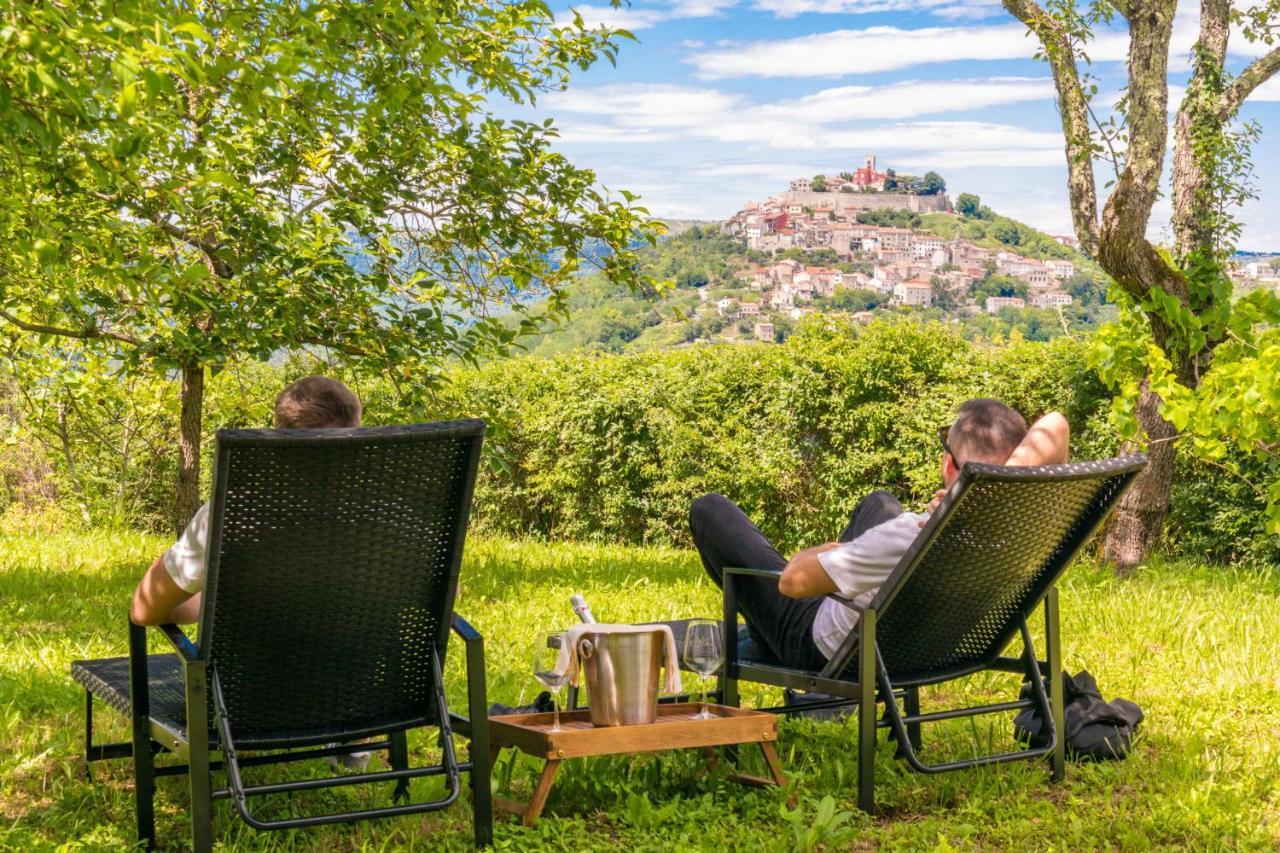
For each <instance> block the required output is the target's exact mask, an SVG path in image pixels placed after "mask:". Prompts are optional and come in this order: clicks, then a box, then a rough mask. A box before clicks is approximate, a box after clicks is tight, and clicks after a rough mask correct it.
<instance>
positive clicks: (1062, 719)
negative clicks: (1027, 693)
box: [1044, 586, 1067, 782]
mask: <svg viewBox="0 0 1280 853" xmlns="http://www.w3.org/2000/svg"><path fill="white" fill-rule="evenodd" d="M1044 622H1045V643H1044V644H1045V657H1046V661H1045V662H1046V663H1047V664H1048V666H1049V672H1048V676H1049V711H1050V713H1051V714H1052V715H1053V730H1054V731H1055V732H1057V734H1058V737H1057V742H1056V743H1055V744H1054V746H1053V753H1052V754H1051V755H1050V756H1049V768H1050V769H1049V777H1050V778H1051V779H1052V780H1053V781H1054V782H1061V781H1062V780H1063V778H1064V777H1065V776H1066V774H1067V723H1066V714H1065V711H1064V707H1063V703H1064V697H1063V689H1064V687H1063V684H1062V635H1061V632H1060V631H1059V626H1058V588H1057V587H1056V586H1055V587H1051V588H1050V589H1049V592H1048V594H1046V595H1045V597H1044Z"/></svg>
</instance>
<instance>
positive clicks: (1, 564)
mask: <svg viewBox="0 0 1280 853" xmlns="http://www.w3.org/2000/svg"><path fill="white" fill-rule="evenodd" d="M165 544H166V543H165V542H164V540H163V539H160V538H157V537H150V536H145V535H141V534H136V533H128V532H124V533H115V532H109V531H89V532H61V533H36V532H33V533H19V534H17V535H9V536H6V537H3V538H0V847H5V848H13V849H39V848H49V847H53V846H56V845H59V844H68V845H70V846H72V847H85V848H90V849H119V848H122V847H125V846H127V845H128V844H129V843H131V841H132V838H133V799H132V780H131V774H130V771H129V765H128V762H100V763H96V764H95V765H94V769H93V777H94V781H93V782H92V783H90V782H89V781H88V780H86V778H85V774H84V765H83V762H82V760H81V757H80V750H81V737H82V726H83V693H82V691H81V690H80V689H79V688H78V687H77V686H76V685H75V684H73V683H72V682H71V680H70V678H69V677H68V674H67V669H68V666H69V663H70V661H71V660H73V659H76V658H80V657H94V656H105V655H119V654H123V653H124V651H125V632H124V625H125V603H126V601H127V599H128V595H129V592H130V590H131V589H132V585H133V583H134V582H135V580H136V578H137V577H138V575H139V574H140V573H141V572H142V570H143V569H144V568H145V566H146V565H147V564H148V563H149V562H150V561H151V560H152V559H154V557H155V555H156V554H157V553H158V552H159V551H160V549H161V548H163V547H164V545H165ZM462 586H463V588H462V595H461V597H460V599H459V603H458V611H459V612H460V613H461V614H463V615H464V616H466V618H467V619H469V620H470V621H471V622H472V623H473V624H474V625H475V626H476V627H477V628H478V629H479V630H480V631H481V633H482V634H483V635H484V637H485V643H486V653H487V655H488V681H489V694H490V697H491V699H492V700H497V701H503V702H507V703H511V704H516V703H521V702H527V701H529V700H531V699H532V697H533V696H534V695H535V693H536V692H537V691H538V689H540V688H539V687H538V685H537V684H536V682H535V681H534V680H533V678H532V674H531V673H530V672H529V671H528V665H529V657H530V650H531V646H532V643H533V641H534V638H535V637H536V636H538V635H539V634H540V633H542V632H545V631H548V630H552V629H556V628H563V627H566V626H567V625H569V624H570V623H571V622H572V621H573V620H574V616H573V613H572V611H571V610H570V607H569V596H570V595H571V594H572V593H574V592H581V593H583V594H584V595H585V596H586V597H587V600H588V601H589V602H590V604H591V606H592V608H593V609H594V611H595V614H596V616H597V618H599V619H600V620H602V621H605V620H608V621H640V620H653V619H663V618H684V617H689V616H695V615H704V616H713V615H715V614H716V613H718V611H719V597H718V591H717V590H716V589H715V587H714V586H713V585H712V584H711V583H710V582H709V581H708V580H707V578H706V577H705V575H704V574H703V572H702V569H701V566H700V564H699V562H698V559H697V556H696V555H695V554H693V553H692V552H688V551H681V550H674V549H663V548H644V549H642V548H630V547H622V546H614V545H607V544H579V543H552V544H548V543H537V542H519V541H505V540H475V539H473V540H472V541H471V543H470V544H469V545H468V549H467V556H466V560H465V566H464V570H463V585H462ZM1062 591H1063V604H1062V619H1063V638H1064V645H1065V649H1064V652H1065V660H1066V663H1067V666H1068V667H1069V668H1070V669H1071V671H1073V672H1075V671H1077V670H1079V669H1088V670H1089V671H1091V672H1092V673H1093V674H1094V675H1095V676H1097V678H1098V681H1099V684H1100V685H1101V686H1102V689H1103V692H1104V693H1105V694H1106V695H1107V696H1108V697H1110V696H1115V695H1120V696H1125V697H1127V698H1130V699H1133V700H1135V701H1137V702H1138V703H1139V704H1140V705H1142V707H1143V708H1144V710H1145V711H1146V713H1147V722H1146V723H1145V724H1144V726H1143V729H1142V734H1141V736H1140V738H1139V740H1138V743H1137V748H1136V752H1135V754H1134V755H1133V756H1132V757H1131V758H1130V759H1129V760H1127V761H1124V762H1118V763H1106V764H1079V763H1071V764H1069V765H1068V768H1067V780H1066V782H1065V783H1063V784H1061V785H1057V786H1054V785H1050V784H1049V783H1048V781H1047V773H1046V772H1045V769H1044V768H1043V767H1041V766H1039V765H1030V764H1022V763H1019V764H1015V765H1006V766H1001V767H993V768H983V769H978V770H973V771H967V772H961V773H952V774H944V775H941V776H920V775H917V774H913V773H911V772H910V771H908V770H907V769H906V766H905V765H904V764H902V763H901V762H899V761H896V760H895V759H894V758H893V748H892V746H891V745H888V744H885V743H883V742H882V744H881V747H880V749H879V752H878V754H877V791H876V796H877V801H878V805H879V810H878V812H877V814H876V815H875V816H874V817H873V816H867V815H863V814H862V813H860V812H857V811H856V809H854V796H853V785H854V779H855V776H856V771H857V762H856V759H855V757H854V753H855V751H854V748H853V744H854V730H853V726H852V723H851V722H843V723H841V722H836V723H820V722H814V721H810V720H796V721H786V722H784V723H783V725H782V737H781V741H780V744H779V746H780V751H781V755H782V758H783V763H784V767H785V769H786V771H787V773H788V775H789V776H790V777H791V778H792V779H793V780H794V782H795V784H796V792H797V795H798V796H797V804H796V807H795V808H796V809H798V812H797V811H791V812H790V814H791V815H792V819H790V820H788V819H787V817H786V814H787V812H786V811H785V810H786V809H787V807H786V804H785V802H784V799H785V797H784V795H782V794H781V793H780V792H777V791H772V790H754V789H748V788H744V787H742V786H740V785H738V784H737V783H735V782H734V781H732V780H731V779H729V778H728V775H727V770H726V769H725V768H724V767H721V768H718V769H716V770H711V771H708V770H707V768H706V766H705V764H704V763H703V762H702V760H701V757H700V756H699V755H698V754H697V753H694V752H688V753H667V754H657V755H647V756H637V757H634V758H619V757H610V758H600V759H592V760H588V761H579V762H570V763H569V764H568V765H567V766H566V767H565V768H564V769H562V771H561V773H560V776H559V777H558V779H557V783H556V787H555V789H554V790H553V792H552V797H551V800H550V802H549V804H548V808H547V811H546V816H545V817H544V819H543V821H542V822H541V824H540V825H539V826H537V827H535V828H533V829H524V828H521V827H519V826H518V825H516V824H515V823H513V822H510V821H508V820H506V819H504V818H501V817H499V818H498V820H497V825H496V831H497V842H496V846H497V847H498V848H499V849H574V850H585V849H602V848H616V849H631V850H637V851H639V850H669V849H677V848H691V849H717V850H730V849H732V850H756V849H787V848H789V847H791V846H793V845H794V844H795V843H796V842H797V837H796V829H795V827H809V826H814V825H821V826H823V827H826V829H824V830H823V831H824V832H825V833H826V835H825V838H826V844H827V845H828V846H829V847H831V848H833V849H850V848H853V849H856V848H859V847H866V848H869V847H885V848H889V849H919V848H921V847H928V848H932V847H935V846H937V847H944V846H945V845H951V846H953V847H959V848H983V849H1009V850H1025V849H1045V848H1056V849H1091V848H1096V847H1114V848H1127V849H1147V848H1150V847H1153V846H1157V845H1163V846H1172V847H1192V848H1197V849H1200V848H1252V849H1275V848H1276V847H1277V846H1280V735H1278V734H1277V733H1278V732H1280V616H1278V615H1277V605H1280V578H1278V577H1277V575H1276V574H1275V573H1273V572H1260V571H1245V570H1238V569H1231V568H1220V567H1205V566H1187V565H1167V564H1156V565H1153V566H1150V567H1148V568H1147V569H1146V570H1144V571H1143V572H1141V573H1139V574H1138V576H1137V577H1135V578H1132V579H1130V580H1125V581H1120V580H1117V579H1115V578H1114V577H1112V576H1111V575H1110V574H1109V573H1107V572H1106V571H1103V570H1099V569H1096V568H1093V567H1090V566H1084V565H1081V566H1077V567H1075V568H1073V569H1071V570H1070V571H1069V573H1068V576H1067V578H1066V580H1065V582H1064V584H1063V587H1062ZM1035 627H1036V628H1037V631H1036V633H1037V635H1039V633H1040V631H1039V630H1038V629H1039V626H1038V625H1036V626H1035ZM447 670H448V673H447V674H448V682H449V684H448V686H449V692H450V696H451V699H452V701H453V702H454V704H455V707H456V708H458V709H462V708H463V707H465V705H464V694H463V683H462V678H461V676H462V668H461V661H460V659H459V656H458V655H457V654H456V649H454V650H453V651H451V656H450V660H449V662H448V665H447ZM1017 688H1018V680H1017V678H1016V677H1015V676H1010V675H1001V674H986V675H978V676H974V677H971V678H968V679H965V680H964V681H961V682H958V683H954V684H951V685H946V686H944V687H941V688H931V689H929V690H927V691H925V695H924V704H925V707H926V710H928V709H933V708H941V707H945V706H946V705H947V704H949V703H955V702H958V701H990V700H995V699H1003V698H1008V697H1010V696H1011V695H1012V694H1013V693H1015V692H1016V691H1017ZM778 698H779V697H778V695H777V694H776V693H775V692H773V691H766V690H764V689H759V688H751V689H746V690H744V700H745V701H746V702H747V703H748V704H751V703H755V702H767V703H768V704H776V703H777V701H778ZM1010 728H1011V727H1010V721H1009V717H1008V716H1004V717H999V718H993V719H992V720H990V721H984V720H978V721H954V722H951V723H947V724H943V725H940V726H935V727H929V728H926V732H925V738H926V746H927V748H928V749H929V755H930V756H934V757H959V756H962V755H968V754H973V752H974V751H975V750H978V749H987V748H990V747H991V746H993V745H994V746H1002V745H1003V746H1008V745H1011V744H1012V737H1011V733H1010ZM97 733H98V734H97V736H98V738H99V739H100V740H115V739H122V738H124V737H125V735H126V733H127V727H126V725H125V721H124V720H123V719H122V718H121V717H120V716H119V715H116V714H114V713H113V712H111V711H109V710H107V709H102V710H101V711H100V712H99V714H98V717H97ZM410 743H411V748H412V750H413V751H414V753H415V757H417V758H425V757H429V756H431V755H433V754H434V753H435V744H434V740H433V738H432V737H430V736H428V735H417V736H415V737H412V738H411V741H410ZM747 760H748V761H754V760H755V757H754V755H751V754H750V752H749V751H748V752H747ZM312 765H314V766H304V767H299V768H297V770H296V771H294V772H296V773H299V774H319V773H322V772H324V768H323V767H322V766H321V765H320V764H319V762H313V763H312ZM536 769H537V768H536V765H535V763H534V762H533V761H532V760H531V759H527V758H522V757H518V756H515V755H513V754H512V753H510V752H508V753H505V754H504V755H503V757H502V759H501V760H500V762H499V766H498V768H497V770H496V773H495V777H496V778H497V779H498V780H499V782H500V783H501V784H502V785H504V786H505V787H506V788H507V789H508V790H509V792H511V793H513V794H514V795H516V796H520V795H525V794H527V793H528V791H529V789H530V787H531V785H532V782H533V779H534V775H535V773H536ZM282 773H283V771H281V770H279V769H278V768H273V769H269V770H262V769H259V770H258V771H257V772H256V774H255V777H254V778H259V779H266V778H278V777H279V776H281V775H282ZM217 778H218V777H217V776H215V779H217ZM440 784H441V783H440V781H439V780H434V779H433V780H417V781H416V782H415V783H414V794H415V795H416V796H419V797H421V796H426V795H428V794H430V793H431V792H433V791H435V790H437V788H438V786H439V785H440ZM390 788H391V786H390V785H384V786H381V788H378V789H371V790H365V791H359V790H330V791H323V792H310V793H309V794H308V795H307V796H305V797H302V798H299V799H298V800H297V801H289V800H285V799H281V798H267V799H266V800H264V807H265V808H267V809H269V810H270V811H271V812H272V813H273V814H286V813H301V812H302V811H304V810H329V809H339V808H342V809H348V808H351V807H353V806H356V805H361V806H367V805H381V804H385V803H386V802H388V801H389V799H390ZM828 795H829V796H830V797H831V798H832V804H831V805H832V808H833V809H834V811H831V812H830V814H831V815H832V817H831V818H830V819H829V820H828V821H827V822H826V823H823V819H824V815H825V814H826V813H825V812H823V811H822V808H823V807H822V800H823V798H824V797H826V796H828ZM672 804H674V808H671V807H670V806H671V805H672ZM157 808H158V831H159V834H160V838H161V841H162V843H163V844H164V845H167V846H169V847H180V846H182V845H183V844H185V843H186V839H187V836H188V828H187V823H186V791H185V786H184V784H183V781H182V780H181V779H163V780H161V782H160V786H159V795H158V799H157ZM841 812H851V814H849V815H848V816H847V817H846V818H844V819H843V823H841V819H839V814H840V813H841ZM215 814H216V815H217V819H216V825H215V833H216V836H217V838H218V839H219V840H220V841H221V842H222V843H223V844H224V845H226V846H227V847H228V848H240V847H244V848H246V849H249V848H252V849H311V848H315V849H336V850H392V849H395V850H399V849H422V850H436V849H442V848H443V849H465V848H467V847H468V846H469V843H470V813H469V811H468V809H467V807H466V806H465V805H464V806H462V807H459V808H454V809H450V810H447V811H445V812H443V813H439V814H434V815H427V816H420V817H413V818H404V819H400V820H394V821H378V822H373V823H366V824H358V825H353V826H331V827H320V828H313V829H310V830H304V831H298V832H292V833H279V834H269V835H264V834H260V833H257V832H254V831H253V830H249V829H248V828H246V827H245V826H244V825H243V824H242V823H240V821H239V820H237V819H233V818H232V816H231V812H230V809H229V808H228V807H227V806H226V804H225V803H222V804H219V805H218V806H217V807H216V808H215Z"/></svg>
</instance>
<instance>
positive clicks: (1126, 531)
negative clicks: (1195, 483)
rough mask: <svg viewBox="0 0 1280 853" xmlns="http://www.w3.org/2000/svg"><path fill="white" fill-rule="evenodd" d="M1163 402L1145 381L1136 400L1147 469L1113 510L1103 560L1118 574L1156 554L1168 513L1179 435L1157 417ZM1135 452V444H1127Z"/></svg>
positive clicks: (1126, 448) (1126, 573) (1136, 448)
mask: <svg viewBox="0 0 1280 853" xmlns="http://www.w3.org/2000/svg"><path fill="white" fill-rule="evenodd" d="M1163 404H1164V401H1163V400H1161V399H1160V395H1158V394H1156V393H1155V392H1154V391H1152V390H1151V389H1150V388H1149V387H1147V383H1146V381H1145V380H1144V381H1143V383H1142V392H1141V394H1140V395H1139V397H1138V412H1137V414H1138V423H1139V424H1141V425H1142V431H1143V433H1144V434H1145V435H1146V437H1147V448H1146V453H1147V467H1146V468H1145V469H1143V471H1142V472H1141V473H1140V474H1138V476H1137V477H1136V478H1134V481H1133V486H1132V487H1130V489H1129V491H1127V492H1125V494H1124V497H1122V498H1121V499H1120V503H1119V505H1118V506H1117V507H1116V514H1115V518H1114V519H1113V520H1112V522H1111V526H1110V527H1109V528H1108V530H1107V536H1106V540H1105V542H1104V543H1103V548H1102V558H1103V560H1104V561H1106V562H1108V563H1110V564H1111V565H1113V566H1114V567H1115V570H1116V572H1117V574H1119V575H1121V576H1125V575H1128V574H1130V573H1132V572H1133V570H1134V569H1135V568H1136V567H1137V566H1138V564H1139V563H1141V562H1143V561H1144V560H1146V559H1147V558H1148V557H1150V556H1151V554H1152V552H1154V551H1155V549H1156V546H1157V545H1158V544H1159V543H1160V531H1161V529H1162V528H1163V526H1164V517H1165V515H1166V514H1167V513H1168V511H1169V488H1170V486H1171V485H1172V483H1173V464H1174V460H1175V458H1176V455H1177V451H1176V449H1175V445H1176V442H1175V441H1174V440H1173V439H1174V437H1175V436H1176V435H1177V434H1178V433H1177V430H1175V429H1174V427H1173V424H1171V423H1169V422H1168V421H1166V420H1165V419H1164V418H1162V417H1160V409H1161V407H1162V406H1163ZM1124 449H1125V451H1126V452H1128V451H1135V450H1138V449H1139V447H1138V446H1136V445H1126V446H1125V448H1124Z"/></svg>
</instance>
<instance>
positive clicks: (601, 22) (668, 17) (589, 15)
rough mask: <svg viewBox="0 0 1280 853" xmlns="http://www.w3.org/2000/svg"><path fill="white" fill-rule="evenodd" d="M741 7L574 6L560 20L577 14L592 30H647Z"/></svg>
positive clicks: (720, 2)
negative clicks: (665, 22)
mask: <svg viewBox="0 0 1280 853" xmlns="http://www.w3.org/2000/svg"><path fill="white" fill-rule="evenodd" d="M736 4H737V0H671V2H670V3H663V4H651V3H644V4H640V3H634V4H631V5H629V6H626V7H623V8H617V9H615V8H614V7H612V6H593V5H589V4H588V5H583V6H573V7H570V9H569V11H568V12H563V13H561V14H560V15H558V16H557V18H558V19H559V20H560V21H562V22H563V21H569V20H572V19H573V15H574V13H575V12H576V13H577V14H579V15H581V16H582V19H583V21H585V22H586V24H587V26H589V27H598V26H605V27H617V28H621V29H624V30H645V29H649V28H650V27H653V26H656V25H658V24H660V23H662V22H663V21H673V20H679V19H688V18H711V17H715V16H717V15H720V14H722V13H723V12H724V11H725V10H727V9H729V8H731V7H733V6H734V5H736Z"/></svg>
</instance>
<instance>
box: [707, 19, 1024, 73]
mask: <svg viewBox="0 0 1280 853" xmlns="http://www.w3.org/2000/svg"><path fill="white" fill-rule="evenodd" d="M1034 52H1035V42H1034V41H1033V40H1032V39H1031V38H1030V37H1029V36H1028V35H1027V31H1026V29H1025V28H1024V27H1023V26H1022V25H1021V24H1016V25H1000V26H985V27H926V28H923V29H916V30H903V29H899V28H897V27H870V28H868V29H865V30H835V31H833V32H828V33H819V34H816V35H809V36H801V37H799V38H792V39H783V40H780V41H757V42H750V43H747V44H739V45H734V46H732V47H730V48H726V49H724V50H718V51H708V52H705V53H699V54H695V55H693V56H691V57H689V59H688V61H689V62H690V63H691V64H692V65H693V66H694V68H695V69H696V72H697V75H698V76H699V77H702V78H704V79H712V80H714V79H720V78H725V77H820V76H828V75H830V76H835V75H841V74H870V73H874V72H878V71H894V70H898V69H902V68H911V67H914V66H918V65H926V64H929V63H935V62H954V61H966V60H967V61H982V60H998V59H1028V58H1030V57H1031V55H1032V54H1033V53H1034Z"/></svg>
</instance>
